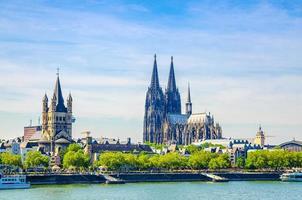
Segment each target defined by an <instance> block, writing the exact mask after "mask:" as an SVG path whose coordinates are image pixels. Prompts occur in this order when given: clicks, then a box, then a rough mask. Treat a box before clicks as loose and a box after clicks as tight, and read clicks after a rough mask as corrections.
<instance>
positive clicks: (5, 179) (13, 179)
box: [2, 178, 24, 182]
mask: <svg viewBox="0 0 302 200" xmlns="http://www.w3.org/2000/svg"><path fill="white" fill-rule="evenodd" d="M2 181H3V182H4V181H14V182H16V181H17V179H16V178H3V179H2ZM20 181H21V182H24V179H20Z"/></svg>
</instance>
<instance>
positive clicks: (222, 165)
mask: <svg viewBox="0 0 302 200" xmlns="http://www.w3.org/2000/svg"><path fill="white" fill-rule="evenodd" d="M230 166H231V163H230V160H229V155H228V154H220V155H219V156H218V157H216V158H213V159H211V161H210V163H209V168H210V169H226V168H229V167H230Z"/></svg>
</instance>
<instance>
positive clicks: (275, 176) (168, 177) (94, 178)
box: [27, 172, 280, 185]
mask: <svg viewBox="0 0 302 200" xmlns="http://www.w3.org/2000/svg"><path fill="white" fill-rule="evenodd" d="M211 174H213V175H216V176H219V177H222V178H225V179H227V180H229V181H279V180H280V173H278V172H214V173H211ZM109 176H111V177H113V178H115V179H117V180H121V181H123V182H125V183H139V182H193V181H213V180H212V178H210V177H209V176H207V174H206V173H188V172H186V173H175V172H173V173H172V172H171V173H147V172H140V173H112V174H110V175H109ZM106 177H108V175H106V176H104V175H102V174H99V175H89V174H86V175H82V174H46V175H28V176H27V180H28V181H29V182H30V183H31V184H32V185H48V184H96V183H106V181H108V178H106Z"/></svg>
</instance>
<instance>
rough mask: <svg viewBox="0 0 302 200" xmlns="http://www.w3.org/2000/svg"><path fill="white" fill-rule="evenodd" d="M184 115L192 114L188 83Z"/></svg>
mask: <svg viewBox="0 0 302 200" xmlns="http://www.w3.org/2000/svg"><path fill="white" fill-rule="evenodd" d="M186 114H187V115H191V114H192V102H191V92H190V83H188V97H187V102H186Z"/></svg>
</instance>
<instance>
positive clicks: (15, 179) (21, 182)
mask: <svg viewBox="0 0 302 200" xmlns="http://www.w3.org/2000/svg"><path fill="white" fill-rule="evenodd" d="M28 188H30V183H28V182H26V176H25V175H2V174H0V190H3V189H28Z"/></svg>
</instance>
